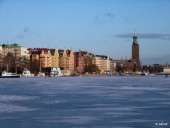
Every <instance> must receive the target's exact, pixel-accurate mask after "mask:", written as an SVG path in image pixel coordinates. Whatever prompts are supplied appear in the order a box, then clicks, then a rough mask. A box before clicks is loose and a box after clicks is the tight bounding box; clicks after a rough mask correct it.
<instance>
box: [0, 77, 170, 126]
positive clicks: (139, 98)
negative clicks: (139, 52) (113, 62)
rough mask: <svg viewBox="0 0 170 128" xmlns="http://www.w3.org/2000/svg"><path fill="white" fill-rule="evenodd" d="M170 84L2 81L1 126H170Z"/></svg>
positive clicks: (160, 80) (147, 80) (150, 80)
mask: <svg viewBox="0 0 170 128" xmlns="http://www.w3.org/2000/svg"><path fill="white" fill-rule="evenodd" d="M169 81H170V77H168V78H165V77H163V76H152V77H58V78H27V79H23V78H20V79H8V81H7V80H4V79H2V80H1V83H0V126H2V127H5V128H11V125H10V124H13V125H12V128H18V127H21V128H22V127H24V128H30V127H36V128H47V127H50V128H56V127H59V128H89V127H90V128H138V127H142V128H152V127H155V125H154V124H155V123H156V122H161V121H164V122H167V123H169V124H170V116H169V115H170V109H169V105H170V98H169V96H170V84H169V83H170V82H169ZM9 117H10V118H9ZM2 120H3V121H2ZM164 128H167V127H164Z"/></svg>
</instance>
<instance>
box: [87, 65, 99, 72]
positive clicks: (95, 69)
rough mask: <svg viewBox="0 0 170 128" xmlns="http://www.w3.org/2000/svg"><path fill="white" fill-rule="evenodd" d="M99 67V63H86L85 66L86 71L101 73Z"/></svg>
mask: <svg viewBox="0 0 170 128" xmlns="http://www.w3.org/2000/svg"><path fill="white" fill-rule="evenodd" d="M99 71H100V70H99V68H98V66H97V65H95V64H89V65H86V66H85V67H84V72H89V73H93V72H96V73H99Z"/></svg>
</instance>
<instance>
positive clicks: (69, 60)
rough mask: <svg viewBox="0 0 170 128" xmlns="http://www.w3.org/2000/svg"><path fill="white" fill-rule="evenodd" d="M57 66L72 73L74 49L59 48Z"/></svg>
mask: <svg viewBox="0 0 170 128" xmlns="http://www.w3.org/2000/svg"><path fill="white" fill-rule="evenodd" d="M59 55H60V57H59V66H60V68H61V69H62V70H67V71H69V72H70V74H73V73H74V51H73V49H71V50H66V49H65V48H64V50H59Z"/></svg>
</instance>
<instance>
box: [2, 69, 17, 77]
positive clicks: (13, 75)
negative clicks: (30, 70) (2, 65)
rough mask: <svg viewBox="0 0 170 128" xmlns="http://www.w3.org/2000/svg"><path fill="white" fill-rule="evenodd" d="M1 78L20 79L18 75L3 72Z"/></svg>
mask: <svg viewBox="0 0 170 128" xmlns="http://www.w3.org/2000/svg"><path fill="white" fill-rule="evenodd" d="M0 78H20V75H17V74H16V73H11V72H6V71H3V72H2V75H1V76H0Z"/></svg>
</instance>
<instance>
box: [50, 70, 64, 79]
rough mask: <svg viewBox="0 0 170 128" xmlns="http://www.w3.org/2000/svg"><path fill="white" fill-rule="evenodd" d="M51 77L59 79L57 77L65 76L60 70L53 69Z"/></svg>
mask: <svg viewBox="0 0 170 128" xmlns="http://www.w3.org/2000/svg"><path fill="white" fill-rule="evenodd" d="M50 76H51V77H57V76H63V74H62V73H61V70H60V68H52V69H51V72H50Z"/></svg>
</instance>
